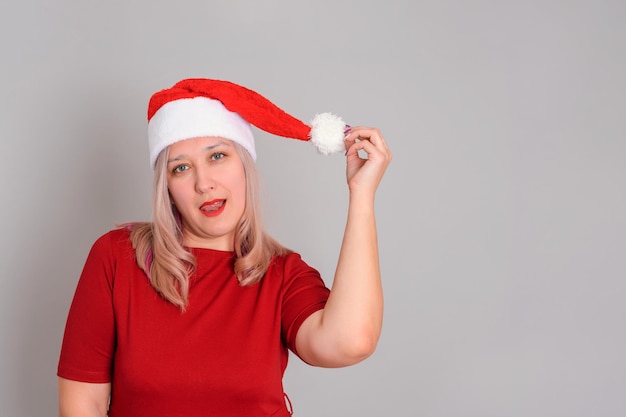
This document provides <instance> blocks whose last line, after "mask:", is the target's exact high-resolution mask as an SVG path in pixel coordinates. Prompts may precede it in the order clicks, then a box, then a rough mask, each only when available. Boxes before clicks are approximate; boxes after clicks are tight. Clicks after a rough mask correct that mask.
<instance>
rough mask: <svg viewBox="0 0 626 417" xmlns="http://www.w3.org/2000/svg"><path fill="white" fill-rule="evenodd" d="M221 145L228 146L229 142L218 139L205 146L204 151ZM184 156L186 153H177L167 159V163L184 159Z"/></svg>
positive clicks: (185, 156)
mask: <svg viewBox="0 0 626 417" xmlns="http://www.w3.org/2000/svg"><path fill="white" fill-rule="evenodd" d="M221 145H223V146H230V144H229V143H228V142H224V141H219V142H216V143H214V144H212V145H209V146H207V147H206V148H204V151H206V152H209V151H211V150H213V149H215V148H217V147H219V146H221ZM185 158H187V155H186V154H181V155H177V156H176V157H175V158H171V159H168V160H167V163H168V164H170V163H172V162H176V161H180V160H181V159H185Z"/></svg>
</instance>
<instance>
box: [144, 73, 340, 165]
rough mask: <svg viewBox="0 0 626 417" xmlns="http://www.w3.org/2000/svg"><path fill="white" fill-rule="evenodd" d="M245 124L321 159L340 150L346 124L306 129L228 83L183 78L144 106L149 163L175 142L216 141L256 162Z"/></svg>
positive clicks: (321, 123)
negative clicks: (299, 144) (305, 144)
mask: <svg viewBox="0 0 626 417" xmlns="http://www.w3.org/2000/svg"><path fill="white" fill-rule="evenodd" d="M250 124H253V125H254V126H256V127H258V128H259V129H262V130H265V131H266V132H268V133H272V134H274V135H278V136H283V137H286V138H292V139H299V140H303V141H311V142H312V143H313V144H314V145H315V147H316V148H317V150H318V151H319V152H320V153H321V154H323V155H329V154H331V153H335V152H340V151H343V150H345V149H344V145H343V138H344V130H345V128H346V124H345V123H344V122H343V120H341V118H340V117H338V116H335V115H334V114H331V113H321V114H318V115H316V116H315V117H314V118H313V120H312V121H311V125H310V126H309V125H307V124H305V123H303V122H302V121H300V120H298V119H296V118H295V117H293V116H291V115H289V114H287V113H286V112H285V111H283V110H281V109H280V108H278V107H277V106H276V105H275V104H273V103H272V102H270V101H269V100H268V99H266V98H265V97H263V96H261V95H260V94H258V93H256V92H254V91H252V90H249V89H247V88H245V87H242V86H240V85H237V84H234V83H231V82H229V81H221V80H209V79H202V78H194V79H186V80H182V81H180V82H178V83H176V84H175V85H174V86H173V87H171V88H168V89H165V90H162V91H159V92H157V93H155V94H154V95H153V96H152V97H151V98H150V103H149V105H148V142H149V148H150V164H151V165H152V166H153V167H154V163H155V161H156V158H157V156H158V155H159V153H160V152H161V151H162V150H163V149H165V148H166V147H167V146H169V145H171V144H173V143H176V142H178V141H181V140H185V139H191V138H197V137H204V136H219V137H223V138H226V139H230V140H232V141H234V142H236V143H239V144H240V145H242V146H243V147H244V148H245V149H246V150H247V151H248V152H249V153H250V155H252V158H254V159H256V151H255V148H254V137H253V135H252V129H251V128H250Z"/></svg>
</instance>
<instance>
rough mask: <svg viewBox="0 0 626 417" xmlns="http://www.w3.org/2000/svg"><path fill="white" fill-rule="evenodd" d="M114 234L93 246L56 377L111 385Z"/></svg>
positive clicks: (74, 306)
mask: <svg viewBox="0 0 626 417" xmlns="http://www.w3.org/2000/svg"><path fill="white" fill-rule="evenodd" d="M114 274H115V260H114V256H113V251H112V248H111V234H110V233H109V234H106V235H104V236H102V237H100V238H99V239H98V240H97V241H96V242H95V243H94V245H93V246H92V248H91V251H90V253H89V255H88V257H87V260H86V262H85V265H84V267H83V271H82V273H81V276H80V279H79V281H78V285H77V287H76V291H75V293H74V298H73V300H72V304H71V306H70V310H69V314H68V317H67V322H66V325H65V334H64V336H63V344H62V346H61V355H60V359H59V366H58V371H57V375H58V376H60V377H63V378H66V379H71V380H76V381H81V382H91V383H105V382H110V381H111V369H112V361H113V354H114V349H115V320H114V313H113V300H112V294H113V276H114Z"/></svg>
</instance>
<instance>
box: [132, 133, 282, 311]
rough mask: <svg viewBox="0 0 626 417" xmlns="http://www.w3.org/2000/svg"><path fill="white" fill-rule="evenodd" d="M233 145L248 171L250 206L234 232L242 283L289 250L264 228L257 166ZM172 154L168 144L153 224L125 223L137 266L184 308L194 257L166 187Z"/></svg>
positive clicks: (158, 166) (158, 165) (157, 169)
mask: <svg viewBox="0 0 626 417" xmlns="http://www.w3.org/2000/svg"><path fill="white" fill-rule="evenodd" d="M233 144H234V145H235V149H236V151H237V154H238V155H239V157H240V159H241V162H242V164H243V167H244V172H245V175H246V204H245V208H244V212H243V214H242V216H241V219H240V220H239V223H238V224H237V228H236V231H235V242H234V244H235V245H234V248H235V250H234V270H235V274H236V276H237V279H238V280H239V283H240V285H242V286H248V285H252V284H254V283H256V282H258V281H259V280H261V279H262V278H263V276H264V275H265V272H266V271H267V268H268V266H269V264H270V262H271V260H272V258H273V257H274V256H276V255H283V254H286V253H288V252H290V251H289V249H287V248H285V247H284V246H282V245H281V244H280V243H278V242H277V241H276V240H275V239H274V238H272V237H271V236H270V235H269V234H268V233H267V232H266V231H265V229H264V227H263V222H262V220H261V201H260V193H259V188H260V187H259V175H258V171H257V169H256V165H255V163H254V161H253V160H252V157H251V156H250V154H249V153H248V151H246V150H245V149H244V148H243V147H242V146H241V145H239V144H237V143H234V142H233ZM168 155H169V148H166V149H164V150H163V151H162V152H161V153H160V154H159V156H158V157H157V159H156V162H155V166H154V184H153V187H154V189H153V196H152V222H141V223H127V224H125V225H124V226H125V227H127V228H128V229H129V230H130V240H131V242H132V245H133V248H134V249H135V257H136V260H137V265H138V266H139V267H140V268H141V269H142V270H143V271H144V272H145V273H146V275H147V276H148V278H149V279H150V284H152V287H154V289H155V290H156V291H157V292H158V293H159V294H160V295H161V296H162V297H163V298H165V299H166V300H167V301H169V302H171V303H172V304H174V305H176V306H178V307H179V308H180V309H181V310H182V311H184V310H185V308H186V307H187V304H188V300H189V299H188V295H189V277H190V276H191V275H192V274H193V273H194V271H195V267H196V261H195V258H194V256H193V254H192V253H191V252H189V250H187V249H186V248H185V247H184V246H183V244H182V227H183V226H182V221H181V218H180V214H179V213H178V211H177V210H176V208H175V207H174V205H173V204H172V200H171V198H170V194H169V191H168V188H167V159H168Z"/></svg>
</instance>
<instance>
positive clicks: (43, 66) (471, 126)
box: [0, 0, 626, 417]
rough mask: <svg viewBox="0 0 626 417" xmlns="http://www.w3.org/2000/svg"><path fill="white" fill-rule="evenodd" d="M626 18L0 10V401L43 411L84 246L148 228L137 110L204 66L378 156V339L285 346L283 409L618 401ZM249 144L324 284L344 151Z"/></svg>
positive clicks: (305, 414) (599, 408) (614, 9)
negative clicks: (325, 117) (345, 363)
mask: <svg viewBox="0 0 626 417" xmlns="http://www.w3.org/2000/svg"><path fill="white" fill-rule="evenodd" d="M625 21H626V2H624V1H621V0H615V1H598V0H596V1H591V0H590V1H576V0H573V1H565V0H563V1H549V0H548V1H526V2H522V1H419V0H416V1H408V0H406V1H399V0H396V1H393V0H390V1H341V0H332V1H330V0H318V1H315V2H297V1H273V2H272V1H270V2H264V1H258V2H242V1H221V2H213V1H200V0H197V1H177V2H172V1H148V0H131V1H129V0H124V1H107V2H102V1H92V0H89V1H84V0H83V1H72V0H56V1H44V0H33V1H22V2H9V1H5V2H3V3H2V6H0V33H1V35H2V36H0V45H1V48H2V49H1V50H2V58H1V60H2V65H1V66H0V75H1V77H0V92H1V95H2V99H1V100H0V126H1V134H2V163H1V166H2V174H1V175H0V178H1V181H2V208H1V209H0V210H1V214H2V219H3V221H2V232H1V234H0V236H1V237H0V239H1V240H0V245H1V251H0V256H1V262H0V267H1V271H0V272H1V281H0V282H1V285H2V289H1V291H0V297H1V299H0V309H1V311H0V313H1V314H0V323H1V330H2V338H1V341H0V358H1V359H0V361H1V362H0V404H1V409H2V411H1V412H0V414H2V416H11V417H34V416H37V417H39V416H42V417H43V416H55V415H56V413H57V393H56V366H57V360H58V354H59V349H60V344H61V338H62V334H63V328H64V324H65V318H66V314H67V310H68V307H69V304H70V301H71V298H72V295H73V292H74V288H75V285H76V282H77V280H78V277H79V274H80V271H81V269H82V265H83V262H84V260H85V257H86V256H87V253H88V251H89V248H90V246H91V244H92V243H93V241H94V240H95V239H96V238H97V237H98V236H100V235H101V234H103V233H105V232H106V231H107V230H109V229H111V228H113V227H114V226H115V224H116V223H119V222H124V221H130V220H146V219H149V217H150V195H151V178H152V172H151V169H150V167H149V163H148V153H147V139H146V120H145V119H146V107H147V102H148V99H149V97H150V95H151V94H152V93H154V92H155V91H157V90H159V89H162V88H166V87H169V86H170V85H172V84H173V83H175V82H176V81H178V80H179V79H182V78H187V77H207V78H220V79H228V80H231V81H234V82H237V83H240V84H243V85H245V86H248V87H250V88H252V89H254V90H256V91H258V92H260V93H262V94H264V95H266V96H267V97H268V98H270V99H271V100H273V101H274V102H275V103H276V104H278V105H280V106H281V107H283V108H284V109H286V110H287V111H288V112H290V113H291V114H293V115H295V116H297V117H299V118H301V119H304V120H309V119H310V118H312V117H313V116H314V115H315V113H317V112H323V111H330V112H334V113H337V114H340V115H341V116H343V117H344V119H345V120H346V121H347V122H348V123H349V124H351V125H357V124H362V125H371V126H376V127H379V128H380V129H381V130H382V132H383V134H384V135H385V137H386V139H387V141H388V143H389V146H390V147H391V149H392V151H393V153H394V161H393V163H392V165H391V166H390V168H389V170H388V172H387V175H386V177H385V178H384V180H383V183H382V184H381V187H380V189H379V192H378V195H377V218H378V226H379V238H380V252H381V264H382V271H383V280H384V289H385V296H386V311H385V325H384V331H383V335H382V338H381V341H380V344H379V347H378V350H377V351H376V353H375V354H374V355H373V356H372V357H371V358H369V359H368V360H367V361H365V362H363V363H361V364H359V365H357V366H354V367H350V368H343V369H330V370H329V369H318V368H312V367H308V366H306V365H304V364H302V362H300V361H299V360H298V359H297V358H295V357H294V356H292V357H291V360H290V367H289V368H288V371H287V374H286V378H285V390H286V392H287V393H288V394H289V396H290V397H291V399H292V401H293V404H294V411H295V415H296V416H298V417H317V416H359V417H362V416H396V415H403V416H428V417H431V416H441V417H451V416H463V417H465V416H476V417H484V416H494V417H501V416H516V417H517V416H520V417H521V416H533V417H538V416H568V417H571V416H581V417H582V416H618V415H626V395H624V393H625V392H626V359H625V358H624V352H626V334H625V333H626V330H625V327H626V326H625V325H624V319H625V316H626V303H625V302H624V298H625V296H626V280H625V278H626V260H625V259H626V220H625V217H626V216H625V213H626V139H625V138H626V134H625V132H626V123H625V120H626V100H625V97H626V81H625V76H624V74H626V25H625V24H624V22H625ZM257 146H258V154H259V158H258V166H259V169H260V171H261V174H262V178H263V197H264V216H265V219H266V222H267V225H268V228H269V229H270V231H271V232H272V233H273V234H274V235H275V236H276V237H277V238H278V239H279V240H281V241H282V242H283V243H285V244H286V245H287V246H289V247H291V248H294V249H295V250H297V251H299V252H300V253H301V254H302V256H303V257H304V259H305V260H306V261H307V262H309V263H310V264H312V265H313V266H315V267H317V268H318V269H319V270H320V271H321V272H322V274H323V276H324V278H325V280H326V281H327V283H328V284H330V283H331V282H332V277H333V272H334V266H335V262H336V260H337V254H338V250H339V247H340V239H341V236H342V233H343V226H344V221H345V217H346V207H347V189H346V185H345V177H344V159H343V156H333V157H322V156H319V155H317V153H316V152H315V150H314V149H313V147H312V146H311V145H310V144H307V143H301V142H297V141H293V140H286V139H282V138H277V137H273V136H270V135H267V134H265V133H262V132H258V131H257ZM216 337H219V335H216ZM155 365H157V364H155Z"/></svg>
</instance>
